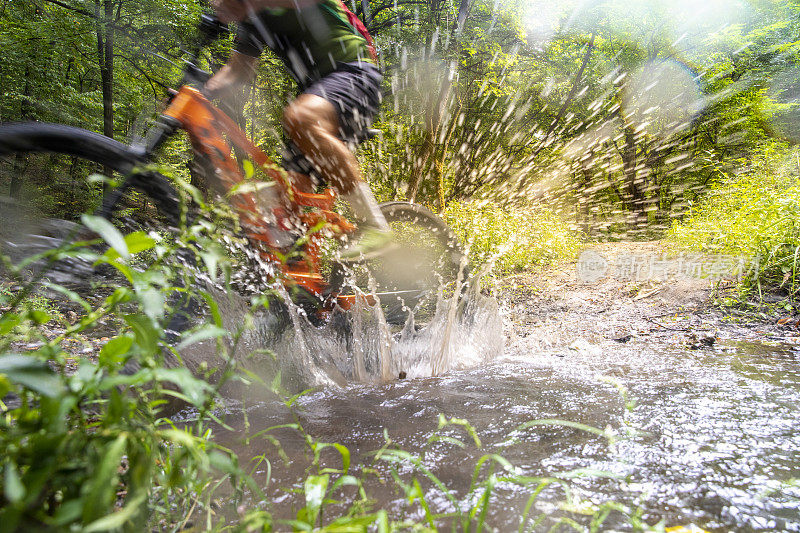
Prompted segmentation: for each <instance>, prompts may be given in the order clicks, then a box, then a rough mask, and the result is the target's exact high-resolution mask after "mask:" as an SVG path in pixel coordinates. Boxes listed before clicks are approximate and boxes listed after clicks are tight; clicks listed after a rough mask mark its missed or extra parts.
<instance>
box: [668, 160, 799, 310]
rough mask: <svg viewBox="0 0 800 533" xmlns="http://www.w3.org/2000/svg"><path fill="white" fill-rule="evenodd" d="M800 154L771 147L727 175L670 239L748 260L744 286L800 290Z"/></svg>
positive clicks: (684, 247) (697, 249) (675, 228)
mask: <svg viewBox="0 0 800 533" xmlns="http://www.w3.org/2000/svg"><path fill="white" fill-rule="evenodd" d="M799 156H800V151H799V150H798V149H796V148H793V149H788V148H785V147H782V146H768V147H767V148H765V149H764V150H763V151H762V152H761V153H760V154H759V155H758V156H756V157H754V158H753V159H752V160H750V161H749V162H748V163H747V165H748V166H747V169H746V170H745V171H744V172H742V173H741V174H739V175H734V176H724V179H722V180H720V182H719V183H718V184H717V185H715V186H714V187H713V188H712V190H711V192H710V193H709V195H708V197H707V198H706V199H705V200H704V201H702V202H700V203H698V205H696V206H694V207H693V208H692V210H691V212H690V215H689V216H688V217H687V218H686V219H685V220H684V221H682V222H680V223H676V224H674V226H673V227H672V229H671V230H670V232H669V234H668V236H667V237H668V240H669V241H671V242H672V243H674V245H675V246H676V247H677V248H679V249H680V250H689V251H694V252H702V253H707V254H729V255H735V256H743V257H744V258H746V260H747V261H749V264H750V265H751V266H750V270H749V272H748V273H747V275H746V277H745V278H744V287H745V288H748V287H756V286H760V284H761V283H766V284H769V285H780V286H784V287H786V288H788V289H789V291H790V294H791V296H792V297H795V294H796V292H797V290H798V282H800V277H798V266H800V265H799V264H798V260H799V259H798V258H799V257H800V183H798V179H799V178H800V167H799V166H798V157H799Z"/></svg>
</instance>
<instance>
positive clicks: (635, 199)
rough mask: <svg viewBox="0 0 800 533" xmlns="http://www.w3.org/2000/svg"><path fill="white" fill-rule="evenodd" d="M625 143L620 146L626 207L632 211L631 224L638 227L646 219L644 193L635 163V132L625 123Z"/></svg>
mask: <svg viewBox="0 0 800 533" xmlns="http://www.w3.org/2000/svg"><path fill="white" fill-rule="evenodd" d="M624 133H625V144H624V145H623V147H622V175H623V177H624V179H623V181H624V186H623V187H624V191H625V197H626V203H627V204H628V209H629V210H630V211H631V212H632V213H633V226H634V227H635V228H639V227H640V226H641V224H642V223H644V222H646V221H647V213H646V212H645V193H644V187H642V180H640V179H639V173H638V172H637V163H636V132H635V131H634V128H633V126H632V125H630V124H627V125H625V130H624Z"/></svg>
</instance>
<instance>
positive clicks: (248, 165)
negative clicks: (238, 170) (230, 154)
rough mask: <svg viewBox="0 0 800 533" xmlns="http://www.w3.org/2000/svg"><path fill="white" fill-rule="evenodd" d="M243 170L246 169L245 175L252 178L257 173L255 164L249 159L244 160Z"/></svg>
mask: <svg viewBox="0 0 800 533" xmlns="http://www.w3.org/2000/svg"><path fill="white" fill-rule="evenodd" d="M242 170H244V175H245V177H246V178H247V179H251V178H252V177H253V176H255V175H256V169H255V167H254V166H253V162H252V161H250V160H249V159H245V160H244V161H242Z"/></svg>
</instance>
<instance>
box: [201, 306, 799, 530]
mask: <svg viewBox="0 0 800 533" xmlns="http://www.w3.org/2000/svg"><path fill="white" fill-rule="evenodd" d="M471 299H472V300H471V303H470V304H469V305H468V306H466V307H464V306H463V304H462V308H461V309H459V310H458V312H453V311H452V308H451V307H449V305H451V304H448V303H445V304H442V302H440V304H441V305H440V307H441V308H440V309H439V310H438V311H437V315H436V316H435V317H434V319H433V320H432V321H431V322H430V323H428V324H427V325H423V326H419V325H417V326H416V327H411V328H409V327H408V325H407V327H406V328H404V329H403V330H401V331H389V330H388V329H387V328H386V327H385V326H384V325H382V324H381V323H380V316H376V315H375V311H374V310H370V309H368V308H367V309H363V310H362V311H361V313H360V315H361V318H358V319H352V320H351V326H350V329H349V330H348V334H347V335H346V337H347V338H349V341H347V342H345V341H344V340H342V339H343V338H344V336H343V335H342V334H341V333H336V332H335V331H334V330H333V329H331V327H330V326H329V327H328V328H323V329H317V328H314V327H313V326H311V325H310V324H308V323H307V322H306V321H305V320H304V319H302V317H295V319H294V321H293V325H292V326H291V327H287V328H286V329H285V331H284V333H283V334H282V335H277V336H276V335H272V336H269V335H267V333H266V331H267V330H268V329H269V328H268V321H267V322H263V323H262V324H261V326H260V327H257V328H256V330H255V333H254V338H252V339H251V342H252V343H254V345H257V344H258V343H264V342H267V341H269V343H271V347H272V348H273V349H274V350H275V353H276V359H277V360H278V361H282V363H280V364H279V366H280V367H281V368H282V372H284V375H285V376H287V379H288V381H289V382H292V383H293V385H294V390H299V388H300V387H305V386H312V387H314V389H313V390H312V391H311V392H309V393H307V394H305V395H304V396H301V397H300V398H299V399H298V400H297V401H296V403H294V404H293V405H292V407H291V409H287V407H286V406H285V405H284V403H283V402H282V401H281V400H280V399H278V398H277V397H275V396H274V395H271V394H269V393H265V394H258V393H256V392H254V391H255V390H257V389H258V387H250V388H248V389H245V391H244V392H242V391H240V392H238V393H235V394H232V395H231V397H232V398H239V400H235V401H233V403H232V405H231V406H230V407H229V408H228V409H227V410H226V417H225V422H226V424H228V425H229V426H230V428H232V429H233V431H229V430H225V429H223V428H218V433H217V435H216V437H217V439H218V440H219V441H220V442H221V443H222V444H223V445H225V446H229V447H230V448H232V449H234V450H235V451H236V452H237V453H238V454H239V457H240V460H241V461H242V464H247V461H248V459H249V458H258V457H260V456H262V455H264V456H266V457H268V458H270V470H269V471H268V470H267V467H266V463H261V464H260V465H258V466H257V467H256V469H255V472H256V473H255V476H256V478H257V479H259V480H262V479H264V476H266V475H267V474H268V473H269V474H270V475H271V480H270V481H269V483H268V484H267V489H266V491H267V494H268V498H269V499H270V500H271V501H272V502H273V504H274V505H272V506H270V507H269V509H270V512H272V513H273V514H274V515H275V517H276V518H283V519H291V518H293V516H294V513H295V512H296V510H297V508H299V507H302V506H303V495H302V486H303V485H302V483H303V480H304V479H305V478H306V476H307V474H308V472H307V468H308V467H309V465H310V458H311V456H310V453H309V450H308V448H307V447H306V446H305V444H304V440H303V437H302V436H301V435H300V434H299V433H298V432H297V431H295V430H293V429H279V430H275V431H271V432H269V434H270V435H272V436H274V437H276V438H277V441H278V442H280V446H281V448H282V450H283V452H282V453H285V459H288V462H287V461H284V460H281V459H279V453H278V450H277V448H276V447H275V444H274V442H273V441H271V440H270V439H265V438H263V437H262V436H257V437H255V438H251V439H249V440H248V438H247V437H248V436H253V435H256V434H257V433H258V432H260V431H262V430H264V429H266V428H270V427H272V426H277V425H281V424H287V423H292V422H295V421H296V422H298V423H299V424H300V425H302V427H303V428H304V430H305V431H306V432H307V433H308V434H309V435H311V436H312V437H313V438H314V439H317V440H318V441H320V442H329V443H333V442H336V443H340V444H343V445H344V446H346V447H347V448H348V449H349V450H350V453H351V455H352V459H353V465H352V467H351V469H350V473H351V474H354V475H359V473H361V474H363V475H364V476H365V479H366V481H365V487H366V490H367V493H368V494H369V497H370V498H371V499H372V500H373V502H374V507H375V508H384V509H387V510H388V511H389V512H390V514H391V515H392V516H393V518H395V519H414V520H417V521H423V520H424V512H423V510H422V508H421V507H420V505H419V504H417V503H414V504H409V503H408V501H407V499H406V497H405V495H404V494H403V493H402V492H401V491H400V490H399V489H398V488H397V486H396V485H395V484H393V483H392V481H391V477H390V473H391V470H392V465H391V464H390V463H387V462H384V461H376V460H375V457H374V455H373V454H372V453H371V452H374V451H376V450H378V449H380V448H381V447H382V446H384V444H385V442H386V438H387V437H388V438H389V439H391V441H392V443H393V445H397V446H399V447H400V448H402V449H403V450H405V451H408V452H411V453H413V454H416V455H419V456H420V457H421V460H422V464H423V465H424V466H425V467H426V468H428V469H430V471H431V472H432V473H433V474H434V475H435V476H436V477H437V478H438V479H440V480H441V481H442V482H443V483H444V485H445V486H446V487H448V488H449V490H450V491H451V493H452V494H451V496H452V499H451V498H449V497H448V495H446V494H444V493H443V492H442V491H441V490H439V489H438V488H436V487H435V486H434V485H433V484H432V483H431V482H429V481H427V480H425V479H424V476H422V475H421V474H419V473H418V477H419V478H420V479H421V482H422V485H423V487H424V488H425V491H426V500H427V502H428V505H430V506H431V511H432V512H434V513H448V512H452V511H454V510H455V505H454V501H455V503H456V504H457V505H459V506H461V507H462V509H464V510H467V509H468V508H469V507H470V505H471V502H470V501H469V498H468V497H467V494H468V492H469V486H470V479H471V476H472V475H473V469H474V467H475V465H476V464H477V462H478V460H479V459H480V458H481V456H483V455H484V454H487V453H496V454H500V455H502V456H503V457H505V458H506V459H507V460H508V461H510V463H511V464H512V465H513V466H514V467H515V468H516V474H518V475H524V476H555V477H561V478H564V479H567V481H565V482H564V483H563V484H562V485H556V484H554V485H551V486H549V487H548V488H546V489H545V490H544V491H543V492H542V493H541V495H540V496H539V497H538V499H537V500H536V502H535V504H534V507H533V509H532V511H531V515H530V516H529V517H528V518H529V519H531V520H529V521H528V522H526V524H527V525H526V527H528V526H530V525H531V524H532V523H533V522H532V519H533V517H536V516H541V520H540V522H538V523H536V524H535V526H534V527H533V529H534V530H537V531H538V530H547V529H549V528H550V527H551V526H553V525H557V526H558V527H557V529H564V530H567V529H570V528H569V527H568V526H567V525H565V524H563V523H562V524H560V525H559V520H562V519H565V518H566V519H571V520H574V521H575V523H576V524H583V525H588V524H589V520H590V518H591V516H589V515H591V514H592V512H593V510H595V509H597V508H598V507H600V506H602V505H604V504H608V503H609V502H611V503H612V504H613V505H617V507H619V508H620V509H623V510H624V513H623V512H619V511H614V512H611V514H610V515H609V516H608V518H607V519H606V521H605V522H604V523H603V525H602V527H601V530H606V529H621V530H630V529H631V525H630V520H631V519H630V518H629V516H630V515H634V516H636V515H637V513H638V514H640V515H641V518H642V519H643V520H644V522H646V523H647V524H649V525H651V526H654V525H656V524H658V523H660V522H662V521H663V524H664V525H665V526H666V527H671V526H681V525H683V526H686V525H688V524H690V523H693V524H696V525H698V526H700V527H702V528H704V529H707V530H709V531H728V530H736V531H774V530H785V531H800V486H799V485H800V484H799V483H798V481H797V480H798V478H800V432H798V430H800V421H798V409H797V407H796V406H797V403H798V399H799V398H800V372H798V366H797V354H798V350H797V348H796V347H794V346H792V345H791V344H788V343H785V342H781V341H780V339H778V340H776V341H769V340H764V339H763V338H762V339H761V340H752V339H751V340H746V339H745V340H742V339H743V338H744V337H746V335H744V333H742V334H740V335H738V336H737V335H734V334H730V333H729V332H730V331H734V332H736V331H739V330H737V329H736V328H733V329H730V328H729V329H728V330H726V331H728V332H727V333H726V331H723V332H720V333H719V334H718V340H717V342H715V343H714V344H713V345H712V346H707V347H703V348H702V349H690V348H689V347H687V346H685V345H681V344H677V343H674V342H665V341H663V340H661V341H653V340H652V339H647V338H642V339H634V340H633V341H631V342H627V343H620V342H614V341H613V340H609V341H607V342H605V343H598V344H595V345H591V346H578V347H577V348H575V347H572V348H570V349H565V350H542V349H540V346H539V344H538V340H537V339H536V338H532V337H526V338H519V337H515V336H510V335H509V334H508V329H509V325H508V320H507V315H508V308H506V307H503V306H502V305H501V306H498V303H497V301H496V300H495V299H494V298H491V297H486V296H482V295H480V294H478V293H477V292H473V293H472V296H471ZM356 314H359V313H356ZM504 319H505V320H504ZM353 323H357V325H358V327H352V324H353ZM446 326H449V328H448V327H446ZM504 331H505V334H504ZM748 331H749V330H748ZM741 332H744V330H741V331H740V333H741ZM750 336H751V337H752V335H750ZM762 337H763V336H762ZM354 338H355V339H356V340H355V341H354V340H353V339H354ZM358 339H362V340H363V339H382V341H379V342H366V341H365V342H361V341H360V340H358ZM348 342H349V344H348ZM443 350H444V351H445V352H447V355H446V357H445V359H444V360H443V359H442V353H443ZM354 354H355V355H354ZM381 354H382V355H381ZM381 357H389V358H390V359H391V362H390V364H391V365H392V366H391V374H393V375H397V373H398V371H405V374H404V375H405V376H406V379H391V380H389V381H387V380H385V379H382V378H381V372H383V371H386V364H387V363H386V361H384V362H383V363H381ZM359 358H361V360H362V364H361V368H362V372H363V369H366V370H367V375H364V374H361V375H359V376H357V374H358V372H357V371H356V370H355V368H356V367H358V366H359V364H358V363H354V362H353V360H354V359H359ZM434 360H436V361H438V363H436V364H438V365H439V366H438V368H437V372H432V368H434V366H435V365H434V363H433V362H432V361H434ZM287 361H289V362H290V363H291V362H294V364H287ZM443 361H444V362H443ZM273 364H275V363H273ZM382 365H383V366H382ZM251 367H252V368H257V367H259V365H258V363H254V364H252V365H251ZM290 367H293V368H294V370H293V371H290ZM299 367H303V368H305V370H304V371H300V370H298V368H299ZM382 368H383V370H382ZM274 371H275V369H274V368H273V369H272V371H271V372H272V373H273V374H274ZM433 373H435V374H437V375H436V376H435V377H431V374H433ZM426 376H427V377H426ZM265 377H268V376H265ZM626 391H627V392H626ZM626 394H627V402H628V403H627V405H626V396H625V395H626ZM634 403H635V405H633V404H634ZM440 414H442V415H444V416H446V417H448V418H450V417H457V418H461V419H466V420H468V421H469V422H470V424H472V426H473V427H474V428H475V430H476V432H477V435H478V437H479V438H480V440H481V447H480V448H478V447H477V446H475V445H474V444H473V443H472V440H471V438H470V437H469V436H468V435H467V433H466V432H465V431H463V430H462V429H460V428H456V427H448V428H445V429H444V430H443V431H440V432H439V433H438V434H441V435H447V436H450V437H456V438H459V439H461V440H462V441H463V442H464V443H465V444H466V446H465V447H464V448H463V449H462V448H460V447H458V446H457V445H454V444H453V443H452V442H448V441H444V440H439V441H436V442H433V443H428V442H427V441H428V439H429V438H430V437H431V436H432V435H434V434H435V433H436V430H437V423H438V420H439V416H440ZM542 419H558V420H563V421H568V422H577V423H580V424H586V425H587V426H591V427H593V428H599V429H604V428H609V429H608V431H610V432H612V433H614V434H615V435H616V436H617V440H616V441H615V442H614V443H613V445H609V441H608V439H607V438H606V437H605V436H601V435H597V434H594V433H590V432H587V431H585V430H583V429H580V428H576V427H571V426H565V425H561V424H558V423H551V424H547V425H540V426H534V427H528V428H524V429H518V428H519V426H521V425H522V424H524V423H526V422H529V421H533V420H542ZM326 454H327V452H325V453H323V463H324V464H326V465H328V466H332V467H339V465H340V464H341V460H340V459H339V456H338V455H337V454H336V453H335V452H334V451H333V450H332V449H331V451H330V454H328V455H326ZM251 464H256V463H255V462H253V463H251ZM367 467H369V468H372V469H375V470H368V469H367ZM397 468H398V471H399V472H400V473H401V474H402V475H404V476H406V480H407V479H408V476H409V474H410V472H411V470H410V467H409V465H408V464H404V465H400V466H398V467H397ZM484 468H485V467H484ZM581 469H585V470H581ZM368 471H369V472H372V473H366V472H368ZM576 472H577V473H576ZM570 473H571V474H570ZM565 486H566V487H567V488H568V492H567V491H566V490H565V488H564V487H565ZM534 488H535V485H534V486H520V485H519V484H515V483H510V482H503V481H500V482H499V483H498V484H497V485H496V486H495V489H494V493H493V495H492V499H491V502H490V506H489V511H488V514H487V517H486V523H485V525H486V526H488V527H490V528H492V529H495V530H498V531H509V530H515V531H516V530H517V529H518V528H519V527H520V522H521V517H522V516H523V512H524V508H525V505H526V502H527V501H528V498H529V496H530V494H531V493H532V491H533V489H534ZM292 490H294V491H295V492H292ZM298 491H299V494H298V493H297V492H298ZM626 515H628V516H627V517H626ZM446 524H448V522H447V521H446V520H445V521H443V522H441V523H439V524H438V525H440V526H441V525H446Z"/></svg>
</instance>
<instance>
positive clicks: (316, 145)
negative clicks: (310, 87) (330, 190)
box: [283, 94, 389, 233]
mask: <svg viewBox="0 0 800 533" xmlns="http://www.w3.org/2000/svg"><path fill="white" fill-rule="evenodd" d="M283 127H284V129H285V130H286V133H287V134H288V135H289V137H290V138H291V139H292V141H293V142H294V143H295V144H296V145H297V147H298V148H300V150H301V151H302V152H303V153H304V154H305V155H306V157H308V159H310V160H311V162H312V163H313V164H314V166H316V167H317V168H318V169H319V171H320V173H321V174H322V176H323V177H324V178H325V179H327V180H328V181H329V182H330V183H331V184H332V185H333V186H334V188H335V189H336V191H337V192H338V193H339V194H340V195H341V196H342V198H343V199H344V200H346V201H347V202H348V203H349V204H350V207H351V208H352V210H353V214H354V215H355V217H356V218H357V219H358V221H359V222H360V223H361V224H362V226H366V227H368V228H374V229H378V230H380V231H385V232H387V233H388V232H389V225H388V224H387V223H386V219H385V218H384V217H383V214H382V213H381V211H380V209H379V208H378V202H377V201H376V200H375V196H374V195H373V194H372V190H371V189H370V188H369V185H367V183H366V182H365V181H364V179H363V178H362V176H361V169H360V168H359V166H358V160H357V159H356V157H355V155H353V152H351V151H350V149H349V148H348V147H347V145H346V144H345V143H344V142H343V141H342V140H341V139H340V138H339V131H340V129H339V117H338V115H337V113H336V109H335V108H334V106H333V104H331V103H330V102H328V101H327V100H325V99H324V98H322V97H320V96H317V95H315V94H301V95H300V96H298V97H297V99H296V100H294V101H293V102H292V103H290V104H289V105H288V106H287V107H286V109H285V111H284V115H283Z"/></svg>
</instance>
